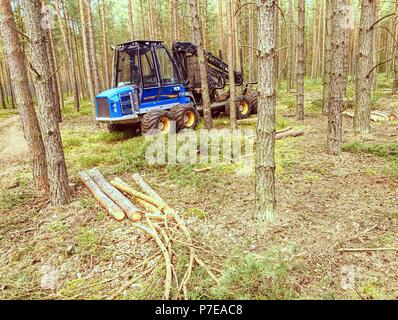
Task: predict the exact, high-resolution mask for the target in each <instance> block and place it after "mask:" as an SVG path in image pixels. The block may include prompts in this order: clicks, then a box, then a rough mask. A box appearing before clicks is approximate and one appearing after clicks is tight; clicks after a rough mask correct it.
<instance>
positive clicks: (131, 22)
mask: <svg viewBox="0 0 398 320" xmlns="http://www.w3.org/2000/svg"><path fill="white" fill-rule="evenodd" d="M132 2H133V0H127V3H128V9H127V10H128V14H129V30H130V38H131V40H134V38H135V36H134V19H133V10H132V7H133V3H132Z"/></svg>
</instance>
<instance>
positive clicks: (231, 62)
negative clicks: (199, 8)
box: [227, 0, 238, 130]
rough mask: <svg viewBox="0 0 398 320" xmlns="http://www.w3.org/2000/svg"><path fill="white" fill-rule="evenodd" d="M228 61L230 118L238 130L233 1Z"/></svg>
mask: <svg viewBox="0 0 398 320" xmlns="http://www.w3.org/2000/svg"><path fill="white" fill-rule="evenodd" d="M227 29H228V32H227V44H228V48H227V49H228V50H227V58H228V59H227V60H228V85H229V103H230V111H229V116H230V119H231V128H232V130H235V129H237V128H238V122H237V119H236V102H235V100H236V89H235V74H234V34H233V30H234V27H233V5H232V0H227Z"/></svg>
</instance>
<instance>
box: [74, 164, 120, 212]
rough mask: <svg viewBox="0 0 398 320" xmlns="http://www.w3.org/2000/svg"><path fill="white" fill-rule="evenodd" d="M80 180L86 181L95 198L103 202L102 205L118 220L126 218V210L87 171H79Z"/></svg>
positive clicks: (85, 183)
mask: <svg viewBox="0 0 398 320" xmlns="http://www.w3.org/2000/svg"><path fill="white" fill-rule="evenodd" d="M79 177H80V180H81V181H82V182H83V183H84V185H85V186H86V187H87V189H88V190H90V192H91V193H92V195H93V196H94V198H95V199H96V200H97V201H98V202H99V203H100V204H101V206H102V207H103V208H104V209H105V210H106V211H107V212H108V213H109V214H110V215H111V216H112V217H113V218H115V219H116V220H123V219H124V212H123V210H122V209H121V208H119V207H118V206H117V205H116V204H115V203H114V202H113V201H112V200H111V199H109V198H108V196H107V195H106V194H105V193H103V192H102V190H101V189H100V187H99V186H98V185H97V184H96V183H95V182H94V180H93V179H91V177H90V176H89V175H88V173H86V172H80V173H79Z"/></svg>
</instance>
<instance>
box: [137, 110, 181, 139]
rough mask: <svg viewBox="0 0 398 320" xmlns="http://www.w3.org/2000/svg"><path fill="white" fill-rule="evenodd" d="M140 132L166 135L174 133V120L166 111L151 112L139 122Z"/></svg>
mask: <svg viewBox="0 0 398 320" xmlns="http://www.w3.org/2000/svg"><path fill="white" fill-rule="evenodd" d="M141 130H142V133H144V134H159V133H160V134H168V133H174V132H175V119H174V117H173V114H172V113H171V112H169V111H167V110H160V109H159V110H152V111H149V112H148V113H146V114H145V115H144V116H143V117H142V120H141Z"/></svg>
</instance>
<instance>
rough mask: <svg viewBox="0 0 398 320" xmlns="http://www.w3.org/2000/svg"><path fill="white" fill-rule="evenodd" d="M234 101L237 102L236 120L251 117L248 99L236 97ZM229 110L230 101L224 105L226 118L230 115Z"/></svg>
mask: <svg viewBox="0 0 398 320" xmlns="http://www.w3.org/2000/svg"><path fill="white" fill-rule="evenodd" d="M236 101H237V106H236V107H237V108H236V118H237V119H246V118H249V117H250V115H251V107H250V101H249V99H247V98H246V97H245V96H237V97H236ZM230 109H231V105H230V101H227V102H226V103H225V113H226V114H227V115H228V116H229V114H230Z"/></svg>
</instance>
